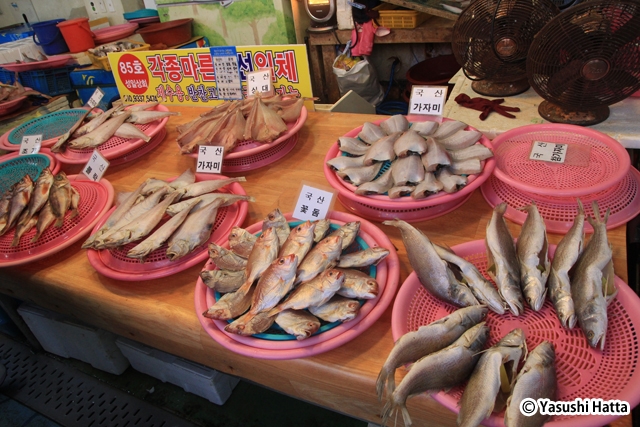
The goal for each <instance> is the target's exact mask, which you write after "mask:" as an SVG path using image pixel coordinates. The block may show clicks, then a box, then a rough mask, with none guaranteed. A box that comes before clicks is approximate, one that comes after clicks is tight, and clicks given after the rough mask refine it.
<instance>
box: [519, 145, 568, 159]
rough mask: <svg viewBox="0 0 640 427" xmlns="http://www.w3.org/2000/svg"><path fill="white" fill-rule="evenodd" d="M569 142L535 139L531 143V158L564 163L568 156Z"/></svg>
mask: <svg viewBox="0 0 640 427" xmlns="http://www.w3.org/2000/svg"><path fill="white" fill-rule="evenodd" d="M567 148H568V144H556V143H553V142H544V141H533V143H532V144H531V153H530V154H529V159H530V160H540V161H544V162H552V163H564V161H565V158H566V157H567Z"/></svg>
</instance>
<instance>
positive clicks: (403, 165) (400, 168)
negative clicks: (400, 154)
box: [391, 156, 425, 187]
mask: <svg viewBox="0 0 640 427" xmlns="http://www.w3.org/2000/svg"><path fill="white" fill-rule="evenodd" d="M424 172H425V171H424V166H423V165H422V161H421V160H420V157H418V156H408V157H404V158H402V159H397V160H396V161H395V162H393V163H392V164H391V175H393V182H394V186H395V187H401V186H405V185H409V186H416V185H418V184H419V183H420V182H421V181H424Z"/></svg>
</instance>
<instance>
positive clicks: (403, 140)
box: [393, 129, 427, 158]
mask: <svg viewBox="0 0 640 427" xmlns="http://www.w3.org/2000/svg"><path fill="white" fill-rule="evenodd" d="M393 150H394V151H395V153H396V155H397V156H398V157H401V158H402V157H407V156H410V155H418V156H421V155H423V154H424V153H426V152H427V141H426V140H425V139H424V137H423V136H422V135H420V134H419V133H418V132H416V131H415V130H413V129H409V130H408V131H406V132H405V133H403V134H402V136H401V137H400V138H398V140H397V141H396V142H395V144H394V146H393Z"/></svg>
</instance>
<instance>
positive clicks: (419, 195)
mask: <svg viewBox="0 0 640 427" xmlns="http://www.w3.org/2000/svg"><path fill="white" fill-rule="evenodd" d="M443 188H444V186H443V185H442V183H441V182H440V181H438V180H437V179H436V177H435V175H434V174H433V173H431V172H426V173H425V174H424V181H422V182H421V183H419V184H418V185H416V186H415V188H414V189H413V192H412V193H411V197H413V198H414V199H416V200H419V199H424V198H425V197H429V196H431V195H433V194H438V193H439V192H440V191H441V190H442V189H443Z"/></svg>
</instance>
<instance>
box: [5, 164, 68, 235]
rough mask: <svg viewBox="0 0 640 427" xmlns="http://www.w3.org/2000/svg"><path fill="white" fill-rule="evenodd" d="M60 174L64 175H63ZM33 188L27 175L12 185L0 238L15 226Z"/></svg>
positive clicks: (27, 203)
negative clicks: (9, 201)
mask: <svg viewBox="0 0 640 427" xmlns="http://www.w3.org/2000/svg"><path fill="white" fill-rule="evenodd" d="M62 174H63V175H64V173H62ZM65 176H66V175H65ZM33 188H34V187H33V181H32V180H31V177H30V176H29V175H25V176H23V177H22V179H21V180H20V181H18V183H16V184H15V185H14V187H13V191H12V193H11V203H10V205H9V210H8V212H7V215H6V218H7V220H6V221H7V222H6V225H5V227H4V228H3V229H2V231H0V236H1V235H3V234H5V233H6V232H7V231H9V230H10V229H11V228H12V227H13V226H14V225H15V224H16V222H17V221H18V218H19V217H20V214H21V213H22V211H23V210H24V209H26V207H27V206H28V205H29V200H31V194H33Z"/></svg>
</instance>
